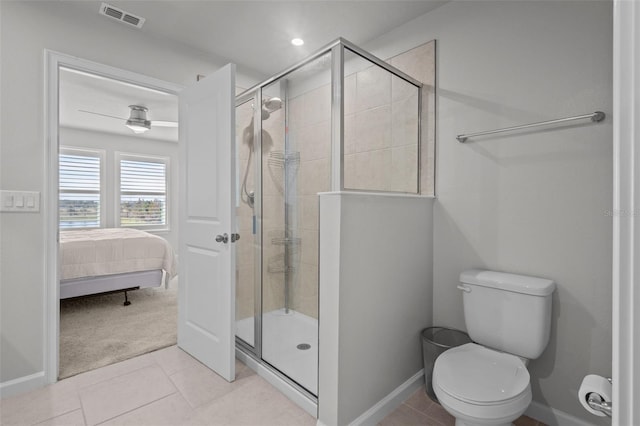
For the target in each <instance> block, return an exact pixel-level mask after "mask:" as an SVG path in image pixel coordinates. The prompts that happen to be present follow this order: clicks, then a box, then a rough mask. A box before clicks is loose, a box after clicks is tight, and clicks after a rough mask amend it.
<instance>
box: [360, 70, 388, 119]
mask: <svg viewBox="0 0 640 426" xmlns="http://www.w3.org/2000/svg"><path fill="white" fill-rule="evenodd" d="M390 102H391V74H390V73H389V72H388V71H387V70H384V69H382V68H380V67H378V66H371V67H369V68H367V69H365V70H363V71H360V72H358V74H357V76H356V111H364V110H366V109H370V108H375V107H378V106H382V105H389V103H390Z"/></svg>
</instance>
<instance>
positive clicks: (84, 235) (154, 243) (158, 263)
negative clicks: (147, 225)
mask: <svg viewBox="0 0 640 426" xmlns="http://www.w3.org/2000/svg"><path fill="white" fill-rule="evenodd" d="M60 260H61V265H60V279H61V280H71V279H76V278H81V277H96V276H102V275H114V274H125V273H129V272H140V271H149V270H154V269H162V270H164V271H165V272H166V274H167V279H171V278H173V277H174V276H175V275H176V274H177V265H176V260H175V255H174V253H173V249H172V247H171V245H170V244H169V243H168V242H167V241H166V240H165V239H164V238H162V237H159V236H157V235H153V234H150V233H148V232H145V231H141V230H139V229H129V228H102V229H82V230H73V231H61V232H60Z"/></svg>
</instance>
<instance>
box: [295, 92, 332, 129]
mask: <svg viewBox="0 0 640 426" xmlns="http://www.w3.org/2000/svg"><path fill="white" fill-rule="evenodd" d="M303 98H304V102H303V111H302V117H300V126H301V127H304V126H308V125H311V124H316V123H320V122H322V121H329V120H331V87H330V86H329V85H324V86H320V87H319V88H317V89H314V90H311V91H310V92H308V93H306V94H305V95H304V96H303Z"/></svg>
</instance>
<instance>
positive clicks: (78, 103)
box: [58, 0, 445, 140]
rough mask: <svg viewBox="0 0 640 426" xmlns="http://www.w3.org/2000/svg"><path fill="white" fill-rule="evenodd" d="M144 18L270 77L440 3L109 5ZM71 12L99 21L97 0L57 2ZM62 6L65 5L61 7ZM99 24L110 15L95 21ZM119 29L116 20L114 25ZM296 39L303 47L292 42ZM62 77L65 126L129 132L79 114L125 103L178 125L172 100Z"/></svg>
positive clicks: (158, 34)
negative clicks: (331, 45)
mask: <svg viewBox="0 0 640 426" xmlns="http://www.w3.org/2000/svg"><path fill="white" fill-rule="evenodd" d="M107 3H109V4H110V5H112V6H116V7H118V8H120V9H123V10H124V11H125V12H127V13H131V14H134V15H137V16H140V17H143V18H145V19H146V22H145V23H144V26H143V27H142V29H140V30H136V29H127V30H128V31H139V32H140V33H142V34H146V35H147V36H149V37H152V38H155V39H158V40H159V41H160V42H161V41H162V40H167V41H172V42H173V43H177V44H182V45H185V47H189V48H191V49H194V50H196V51H200V52H203V53H206V54H208V55H210V56H211V58H213V59H215V60H217V61H219V63H221V64H224V63H227V62H233V63H235V64H236V65H237V66H238V71H239V72H241V73H242V72H244V73H246V74H247V75H254V76H255V75H260V76H263V77H264V78H267V77H269V76H271V75H273V74H276V73H277V72H279V71H282V70H283V69H285V68H287V67H289V66H290V65H292V64H294V63H296V62H298V61H300V60H302V59H304V58H305V57H307V56H308V55H309V54H311V53H312V52H315V51H316V50H318V49H320V48H322V46H324V45H326V44H328V43H330V42H331V41H333V40H335V39H336V38H338V37H343V38H345V39H347V40H349V41H351V42H353V43H355V44H356V45H363V44H366V43H367V42H369V41H371V40H374V39H376V38H377V37H380V36H381V35H383V34H385V33H387V32H389V31H391V30H392V29H393V28H396V27H398V26H400V25H402V24H404V23H406V22H408V21H410V20H412V19H414V18H416V17H417V16H419V15H422V14H424V13H427V12H429V11H431V10H433V9H435V8H437V7H439V6H440V5H442V4H444V3H445V1H439V0H438V1H436V0H422V1H404V0H395V1H377V0H375V1H373V0H360V1H346V0H343V1H311V0H304V1H289V2H282V1H269V0H262V1H240V0H235V1H213V0H200V1H187V0H173V1H118V0H114V1H107ZM58 4H59V5H61V6H62V7H69V8H72V9H73V10H74V12H75V13H74V16H75V18H76V19H78V18H82V17H83V16H86V17H87V19H89V18H91V19H95V17H96V16H99V14H98V9H99V8H100V5H101V4H102V2H101V1H93V0H84V1H60V2H59V3H58ZM63 5H64V6H63ZM99 17H100V18H102V19H105V20H109V19H110V18H107V17H104V16H99ZM112 23H113V25H114V28H118V29H123V28H125V26H124V25H123V24H121V23H118V22H115V21H113V22H112ZM294 37H300V38H302V39H304V40H305V44H304V46H301V47H295V46H293V45H292V44H291V39H292V38H294ZM63 74H64V75H63V76H62V77H61V83H60V84H61V92H60V93H61V112H60V121H61V125H63V126H70V127H79V128H85V129H93V130H98V131H104V132H114V133H120V134H126V135H128V136H131V135H133V133H132V132H131V131H130V130H129V129H127V128H126V127H125V126H124V122H123V121H122V122H119V121H118V120H116V119H113V118H108V117H101V116H98V115H92V114H87V113H82V112H80V111H79V110H81V109H82V110H90V111H95V112H98V113H102V114H107V115H113V116H116V117H123V118H125V119H126V117H128V115H129V108H128V105H131V104H136V105H143V106H146V107H147V108H149V112H148V119H149V120H167V121H177V101H176V99H175V97H173V96H170V95H166V94H159V93H157V92H151V91H149V90H147V89H143V88H137V89H136V88H133V87H131V86H128V85H123V84H122V83H119V82H115V81H113V80H109V79H104V78H95V77H88V76H87V75H81V74H74V73H71V72H65V73H63ZM142 137H145V138H154V139H161V140H177V130H176V129H168V128H152V129H151V130H150V131H149V132H147V133H145V134H144V135H142Z"/></svg>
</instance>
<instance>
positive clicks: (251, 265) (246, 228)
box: [235, 100, 260, 348]
mask: <svg viewBox="0 0 640 426" xmlns="http://www.w3.org/2000/svg"><path fill="white" fill-rule="evenodd" d="M253 112H254V108H253V101H252V100H249V101H247V102H245V103H243V104H240V105H238V106H236V179H237V182H236V188H238V189H237V190H238V194H236V199H237V205H236V222H237V226H238V230H237V233H238V234H240V239H239V240H238V241H237V242H236V243H235V250H236V337H238V338H239V339H240V340H241V341H242V342H243V343H244V344H246V345H248V346H250V347H252V348H254V347H255V345H256V339H255V335H256V327H255V323H256V317H257V316H258V315H257V312H258V310H259V304H256V301H257V300H258V299H257V297H256V294H258V295H259V292H258V293H257V292H256V290H259V284H260V280H259V274H256V266H255V265H256V257H257V256H256V251H257V250H258V252H259V236H258V235H257V232H256V208H257V205H256V203H257V200H256V179H255V176H256V165H255V163H256V160H255V158H256V155H255V152H254V151H256V145H257V143H256V140H255V137H254V127H255V125H254V118H253V117H254V113H253ZM258 201H259V200H258ZM256 305H257V308H256Z"/></svg>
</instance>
